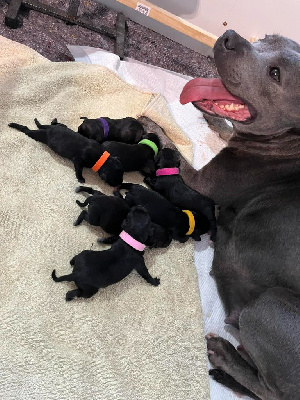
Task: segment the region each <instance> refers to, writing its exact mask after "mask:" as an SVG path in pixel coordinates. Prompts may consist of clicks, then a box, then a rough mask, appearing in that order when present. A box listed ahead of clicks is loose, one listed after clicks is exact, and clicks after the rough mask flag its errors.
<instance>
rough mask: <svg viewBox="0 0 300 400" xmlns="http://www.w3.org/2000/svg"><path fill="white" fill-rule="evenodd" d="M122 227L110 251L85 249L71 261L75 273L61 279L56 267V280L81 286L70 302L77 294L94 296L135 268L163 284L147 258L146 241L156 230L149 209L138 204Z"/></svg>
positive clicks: (69, 294) (70, 295) (71, 294)
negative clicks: (146, 262) (149, 269)
mask: <svg viewBox="0 0 300 400" xmlns="http://www.w3.org/2000/svg"><path fill="white" fill-rule="evenodd" d="M122 228H123V229H124V231H123V232H122V233H121V234H120V238H119V240H117V242H115V243H114V244H113V245H112V247H111V248H110V249H109V250H104V251H93V250H84V251H82V252H81V253H79V254H78V255H77V256H75V257H73V258H72V260H71V261H70V264H71V265H72V266H74V269H73V272H72V273H71V274H69V275H64V276H61V277H59V278H58V277H57V276H56V273H55V270H53V272H52V278H53V280H54V281H55V282H62V281H69V282H70V281H74V282H75V284H76V286H77V289H75V290H70V291H69V292H67V294H66V300H67V301H70V300H72V299H74V297H85V298H89V297H92V296H93V295H94V294H95V293H97V292H98V290H99V289H100V288H104V287H107V286H109V285H112V284H114V283H117V282H119V281H121V280H122V279H123V278H125V277H126V276H127V275H129V274H130V272H131V271H132V270H134V269H135V270H136V271H137V272H138V273H139V274H140V275H141V276H142V277H143V278H144V279H145V280H146V281H147V282H148V283H150V284H151V285H153V286H158V285H159V279H158V278H153V277H152V276H151V275H150V274H149V272H148V269H147V267H146V265H145V262H144V257H143V254H144V248H145V246H144V245H143V244H144V243H145V242H146V240H147V239H148V237H149V236H150V235H151V233H152V232H151V230H152V226H151V219H150V217H149V215H148V214H147V212H146V210H145V209H144V208H143V207H134V208H133V209H132V210H131V211H130V212H129V214H128V215H127V218H126V220H125V221H124V222H123V224H122Z"/></svg>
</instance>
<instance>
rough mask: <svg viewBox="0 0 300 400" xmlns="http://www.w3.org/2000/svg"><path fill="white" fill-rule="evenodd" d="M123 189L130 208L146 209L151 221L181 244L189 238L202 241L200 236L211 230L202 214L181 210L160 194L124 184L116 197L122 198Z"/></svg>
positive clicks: (135, 185) (130, 184)
mask: <svg viewBox="0 0 300 400" xmlns="http://www.w3.org/2000/svg"><path fill="white" fill-rule="evenodd" d="M122 189H125V190H127V192H126V196H125V201H126V202H127V204H128V205H129V206H130V207H133V206H137V205H141V206H143V207H145V209H146V210H147V212H148V214H149V215H150V218H151V220H152V221H153V222H155V223H156V224H159V225H161V226H164V227H165V228H167V229H168V230H169V232H170V235H171V237H172V238H173V239H175V240H178V241H179V242H181V243H184V242H186V241H187V240H188V239H189V237H192V238H193V239H194V240H196V241H200V240H201V237H200V236H201V235H202V234H203V233H206V232H207V231H208V229H209V223H208V220H207V218H205V217H204V216H203V215H202V214H198V213H196V212H194V211H190V210H181V209H180V208H178V207H175V206H174V205H173V204H171V203H170V202H169V200H167V199H165V198H164V197H163V196H161V195H160V194H159V193H157V192H153V191H152V190H149V189H147V188H145V187H144V186H142V185H137V184H133V183H122V185H120V186H119V187H118V188H117V190H115V191H114V195H115V196H118V197H122V195H121V193H120V190H122Z"/></svg>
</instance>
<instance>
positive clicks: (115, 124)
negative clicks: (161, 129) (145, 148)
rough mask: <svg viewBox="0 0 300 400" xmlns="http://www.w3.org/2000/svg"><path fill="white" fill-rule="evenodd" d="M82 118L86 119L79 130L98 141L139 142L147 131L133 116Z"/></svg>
mask: <svg viewBox="0 0 300 400" xmlns="http://www.w3.org/2000/svg"><path fill="white" fill-rule="evenodd" d="M81 119H84V121H83V123H82V124H81V125H80V126H79V127H78V132H79V133H80V134H81V135H83V136H85V137H87V138H88V139H94V140H96V141H97V142H98V143H102V142H104V141H105V140H113V141H116V142H124V143H137V142H139V141H140V140H141V139H142V135H143V134H144V133H145V131H144V128H143V125H142V124H141V123H140V122H138V121H137V120H136V119H134V118H131V117H126V118H121V119H111V118H107V117H105V118H95V119H89V118H86V117H81Z"/></svg>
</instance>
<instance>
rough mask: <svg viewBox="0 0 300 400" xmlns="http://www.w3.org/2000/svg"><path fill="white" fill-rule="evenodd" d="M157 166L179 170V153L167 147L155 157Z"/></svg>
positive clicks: (158, 167)
mask: <svg viewBox="0 0 300 400" xmlns="http://www.w3.org/2000/svg"><path fill="white" fill-rule="evenodd" d="M155 166H156V168H157V169H160V168H179V166H180V157H179V153H178V152H176V151H175V150H172V149H169V148H167V147H165V148H163V149H161V150H160V152H159V153H158V154H157V156H156V157H155Z"/></svg>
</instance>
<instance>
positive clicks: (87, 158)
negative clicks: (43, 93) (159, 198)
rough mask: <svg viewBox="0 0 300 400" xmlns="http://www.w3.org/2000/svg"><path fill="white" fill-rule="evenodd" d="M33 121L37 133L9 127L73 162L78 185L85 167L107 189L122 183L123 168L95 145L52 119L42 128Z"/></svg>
mask: <svg viewBox="0 0 300 400" xmlns="http://www.w3.org/2000/svg"><path fill="white" fill-rule="evenodd" d="M34 121H35V123H36V125H37V127H38V128H39V129H38V130H31V129H29V128H28V127H27V126H24V125H19V124H15V123H11V124H9V126H10V127H11V128H15V129H17V130H19V131H21V132H24V133H25V134H26V135H27V136H29V137H31V138H32V139H34V140H36V141H38V142H42V143H44V144H46V145H47V146H48V147H50V149H51V150H53V151H54V152H55V153H56V154H58V155H59V156H61V157H64V158H67V159H69V160H71V161H73V163H74V167H75V174H76V178H77V179H78V181H79V182H81V183H84V182H85V179H84V178H83V176H82V170H83V168H84V167H85V168H92V169H93V170H94V171H97V172H98V174H99V176H100V178H101V179H103V180H104V182H106V183H107V184H108V185H110V186H117V185H119V184H120V183H122V181H123V173H124V169H123V167H122V164H121V162H120V160H118V159H117V158H116V157H114V156H110V155H108V154H107V152H105V149H103V148H102V147H101V145H99V144H98V143H97V142H95V141H94V140H90V139H87V138H85V137H83V136H81V135H80V134H79V133H77V132H74V131H72V130H71V129H69V128H68V127H66V126H65V125H63V124H59V123H58V122H57V120H53V121H52V123H51V125H41V124H40V123H39V121H38V120H37V119H35V120H34ZM101 164H102V165H101Z"/></svg>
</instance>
